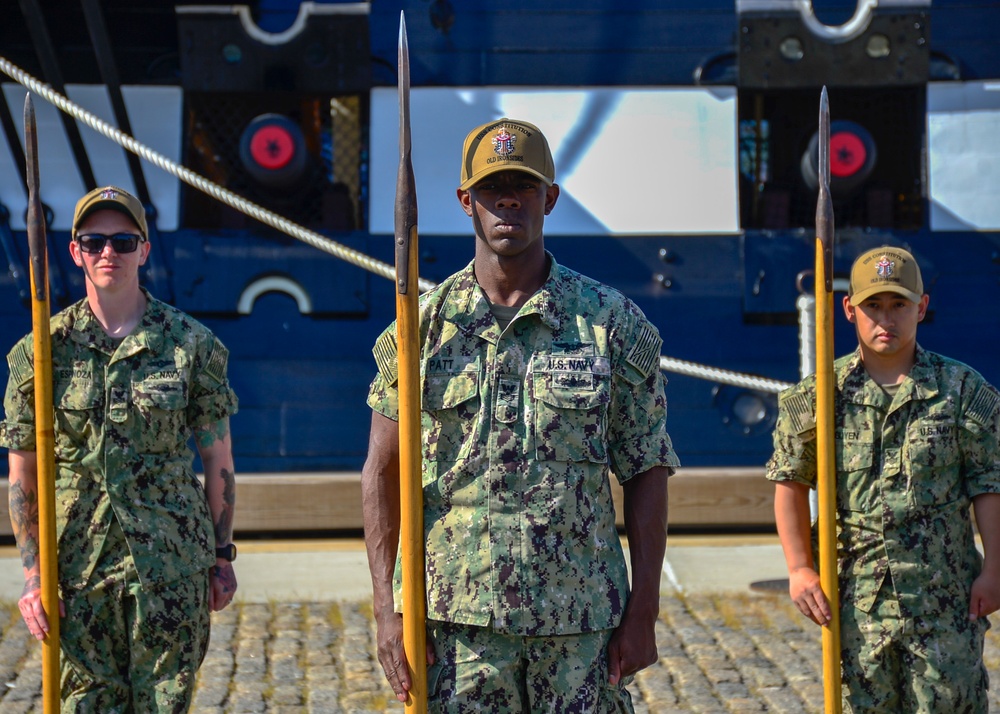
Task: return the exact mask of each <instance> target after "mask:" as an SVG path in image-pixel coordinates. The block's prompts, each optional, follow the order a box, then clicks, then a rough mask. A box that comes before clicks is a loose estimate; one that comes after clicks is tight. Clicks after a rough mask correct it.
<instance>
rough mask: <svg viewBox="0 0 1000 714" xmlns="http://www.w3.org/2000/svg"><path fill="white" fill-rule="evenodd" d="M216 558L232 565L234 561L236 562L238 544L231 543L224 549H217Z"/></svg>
mask: <svg viewBox="0 0 1000 714" xmlns="http://www.w3.org/2000/svg"><path fill="white" fill-rule="evenodd" d="M215 557H216V558H222V559H223V560H228V561H229V562H230V563H232V562H233V561H234V560H236V544H235V543H230V544H229V545H227V546H223V547H222V548H216V549H215Z"/></svg>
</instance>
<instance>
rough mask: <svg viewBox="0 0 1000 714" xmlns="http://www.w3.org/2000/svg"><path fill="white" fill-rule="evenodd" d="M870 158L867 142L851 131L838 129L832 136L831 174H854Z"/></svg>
mask: <svg viewBox="0 0 1000 714" xmlns="http://www.w3.org/2000/svg"><path fill="white" fill-rule="evenodd" d="M867 159H868V150H867V149H865V142H864V141H862V140H861V137H859V136H858V135H857V134H854V133H853V132H850V131H838V132H837V133H836V134H832V135H831V136H830V174H831V175H832V176H841V177H843V176H853V175H854V174H856V173H857V172H858V171H859V170H860V169H861V167H862V166H864V165H865V161H866V160H867Z"/></svg>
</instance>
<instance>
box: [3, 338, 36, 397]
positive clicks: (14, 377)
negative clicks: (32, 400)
mask: <svg viewBox="0 0 1000 714" xmlns="http://www.w3.org/2000/svg"><path fill="white" fill-rule="evenodd" d="M7 366H8V368H9V369H10V378H11V381H12V382H13V383H14V384H16V385H17V386H18V387H21V386H23V385H24V384H25V383H27V382H28V381H29V380H30V379H31V378H32V377H34V375H35V364H34V361H33V360H32V359H31V357H29V356H28V343H27V340H24V341H21V342H18V343H17V346H16V347H15V348H14V349H13V350H11V352H10V354H9V355H7Z"/></svg>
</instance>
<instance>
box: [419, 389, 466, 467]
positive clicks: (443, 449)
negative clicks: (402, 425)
mask: <svg viewBox="0 0 1000 714" xmlns="http://www.w3.org/2000/svg"><path fill="white" fill-rule="evenodd" d="M479 382H480V376H479V371H478V370H471V369H470V370H465V371H461V372H438V373H432V374H426V375H425V376H424V386H423V402H422V410H423V413H424V418H423V433H424V445H423V458H424V459H427V460H430V461H439V462H440V461H457V460H459V459H462V458H466V457H468V456H469V454H470V453H471V449H472V441H473V438H474V436H475V431H476V424H477V423H478V422H479V408H480V397H479Z"/></svg>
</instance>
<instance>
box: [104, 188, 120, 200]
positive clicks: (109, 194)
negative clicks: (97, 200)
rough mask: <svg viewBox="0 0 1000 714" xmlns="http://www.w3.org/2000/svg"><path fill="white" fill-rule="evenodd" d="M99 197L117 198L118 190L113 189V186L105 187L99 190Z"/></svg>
mask: <svg viewBox="0 0 1000 714" xmlns="http://www.w3.org/2000/svg"><path fill="white" fill-rule="evenodd" d="M101 198H102V199H110V200H112V201H113V200H115V199H116V198H118V192H117V191H115V190H114V189H113V188H106V189H104V190H103V191H101Z"/></svg>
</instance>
